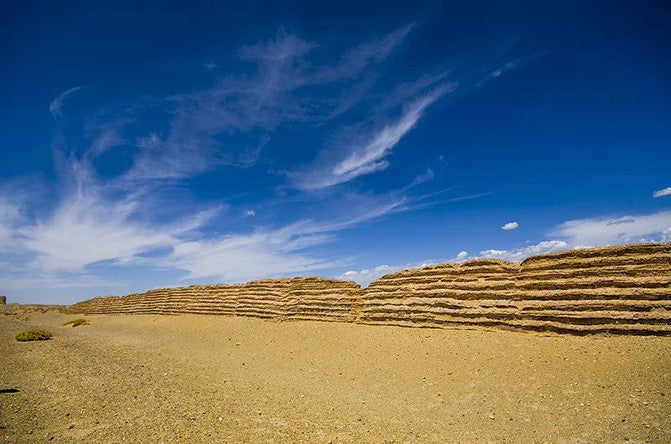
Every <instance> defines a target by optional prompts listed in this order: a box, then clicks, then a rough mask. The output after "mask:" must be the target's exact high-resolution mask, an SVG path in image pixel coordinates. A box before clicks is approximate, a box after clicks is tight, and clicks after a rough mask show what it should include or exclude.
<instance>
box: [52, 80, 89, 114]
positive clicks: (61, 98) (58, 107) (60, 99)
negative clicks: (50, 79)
mask: <svg viewBox="0 0 671 444" xmlns="http://www.w3.org/2000/svg"><path fill="white" fill-rule="evenodd" d="M80 89H82V87H81V86H76V87H74V88H70V89H68V90H66V91H63V92H62V93H60V94H59V95H58V96H57V97H56V98H55V99H54V100H53V101H52V102H51V103H50V104H49V112H51V114H52V115H53V116H54V117H62V116H63V104H64V103H65V99H67V98H68V97H69V96H71V95H72V94H73V93H75V92H77V91H79V90H80Z"/></svg>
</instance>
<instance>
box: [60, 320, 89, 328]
mask: <svg viewBox="0 0 671 444" xmlns="http://www.w3.org/2000/svg"><path fill="white" fill-rule="evenodd" d="M68 325H72V326H73V327H79V326H80V325H91V323H90V322H89V321H88V320H86V319H84V318H79V319H73V320H71V321H68V322H66V323H65V324H63V327H65V326H68Z"/></svg>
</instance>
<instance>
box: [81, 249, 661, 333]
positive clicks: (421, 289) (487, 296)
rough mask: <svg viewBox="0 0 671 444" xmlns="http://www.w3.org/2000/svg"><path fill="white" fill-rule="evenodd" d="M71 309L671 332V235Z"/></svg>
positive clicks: (166, 293) (173, 291)
mask: <svg viewBox="0 0 671 444" xmlns="http://www.w3.org/2000/svg"><path fill="white" fill-rule="evenodd" d="M70 311H72V312H81V313H150V314H178V313H202V314H221V315H238V316H255V317H261V318H271V319H278V320H290V319H310V320H326V321H344V322H359V323H366V324H384V325H403V326H417V327H447V326H498V327H508V328H516V329H517V328H519V329H532V330H551V331H557V332H568V333H578V334H580V333H597V332H611V333H625V334H671V244H668V243H667V244H644V245H627V246H620V247H607V248H595V249H584V250H573V251H568V252H563V253H555V254H549V255H542V256H535V257H531V258H528V259H527V260H525V261H523V262H522V263H519V264H518V263H511V262H505V261H501V260H494V259H479V260H472V261H468V262H465V263H461V264H441V265H436V266H430V267H424V268H420V269H412V270H405V271H401V272H399V273H393V274H390V275H387V276H384V277H382V278H380V279H378V280H377V281H375V282H373V283H371V284H370V286H368V288H366V289H361V288H360V287H359V286H358V285H356V284H355V283H353V282H346V281H338V280H333V279H323V278H294V279H274V280H271V279H267V280H261V281H255V282H250V283H247V284H241V285H230V286H229V285H208V286H191V287H183V288H169V289H159V290H152V291H148V292H146V293H140V294H131V295H128V296H124V297H122V298H117V297H104V298H94V299H91V300H88V301H84V302H80V303H77V304H75V305H73V306H71V307H70Z"/></svg>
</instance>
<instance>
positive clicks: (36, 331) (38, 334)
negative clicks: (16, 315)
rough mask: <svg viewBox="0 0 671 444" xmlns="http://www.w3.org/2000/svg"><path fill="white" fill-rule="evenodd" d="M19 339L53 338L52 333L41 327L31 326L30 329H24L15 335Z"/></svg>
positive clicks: (37, 339) (39, 339) (40, 339)
mask: <svg viewBox="0 0 671 444" xmlns="http://www.w3.org/2000/svg"><path fill="white" fill-rule="evenodd" d="M14 338H16V340H17V341H22V342H23V341H45V340H47V339H51V333H49V332H48V331H46V330H43V329H41V328H31V329H30V330H24V331H22V332H21V333H19V334H17V335H16V336H14Z"/></svg>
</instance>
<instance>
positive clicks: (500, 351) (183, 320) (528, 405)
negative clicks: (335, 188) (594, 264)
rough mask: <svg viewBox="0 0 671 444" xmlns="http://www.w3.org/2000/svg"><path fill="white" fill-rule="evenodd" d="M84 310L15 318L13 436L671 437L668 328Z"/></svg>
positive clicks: (8, 418)
mask: <svg viewBox="0 0 671 444" xmlns="http://www.w3.org/2000/svg"><path fill="white" fill-rule="evenodd" d="M72 318H73V316H67V315H62V314H59V313H56V312H49V313H46V314H32V315H29V316H6V315H5V316H2V315H0V389H7V388H15V389H18V390H19V391H18V392H16V393H0V409H1V411H0V427H1V428H0V442H2V440H4V442H227V443H228V442H232V443H235V442H250V443H256V442H310V443H312V442H323V443H326V442H334V443H335V442H357V443H362V442H363V443H366V442H372V443H377V442H379V443H383V442H386V443H392V442H400V443H405V442H418V443H430V442H435V443H450V442H455V443H457V442H460V443H463V442H501V443H503V442H508V443H526V442H552V443H583V442H590V443H591V442H604V443H605V442H608V443H611V442H657V443H669V442H671V338H669V337H666V338H660V337H626V336H584V337H576V336H568V335H557V334H537V333H525V332H510V331H504V330H487V329H482V328H478V329H419V328H402V327H387V326H366V325H356V324H344V323H342V324H341V323H326V322H285V323H276V322H272V321H263V320H257V319H252V318H232V317H219V316H198V315H183V316H139V315H125V316H124V315H117V316H108V315H104V316H103V315H100V316H88V317H87V318H88V319H89V320H90V321H91V323H92V324H91V325H90V326H86V327H77V328H72V327H61V326H60V324H61V323H63V322H65V321H66V320H69V319H72ZM27 326H39V327H46V328H48V329H50V330H51V331H52V332H53V333H54V338H53V339H52V340H50V341H42V342H30V343H19V342H17V341H15V340H14V338H13V336H14V334H15V333H17V332H18V331H20V330H21V329H23V328H25V327H27Z"/></svg>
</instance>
